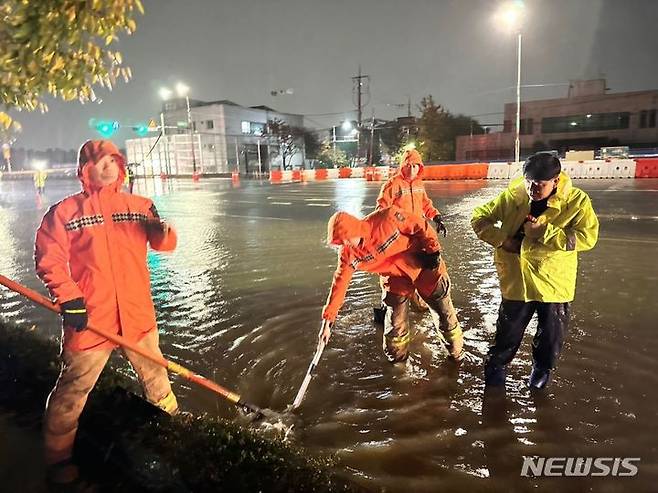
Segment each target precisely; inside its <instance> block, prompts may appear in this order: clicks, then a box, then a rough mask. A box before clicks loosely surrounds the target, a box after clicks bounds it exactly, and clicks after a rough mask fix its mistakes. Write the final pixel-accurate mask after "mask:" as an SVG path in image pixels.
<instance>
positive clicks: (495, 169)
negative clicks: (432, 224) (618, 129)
mask: <svg viewBox="0 0 658 493" xmlns="http://www.w3.org/2000/svg"><path fill="white" fill-rule="evenodd" d="M562 170H563V171H564V172H565V173H566V174H568V175H569V176H570V177H571V178H575V179H583V178H584V179H603V178H606V179H610V178H658V158H647V159H644V158H643V159H605V160H604V159H595V160H588V161H562ZM394 172H395V168H389V167H388V166H369V167H366V168H331V169H305V170H292V171H290V170H288V171H281V170H274V171H271V172H270V181H271V182H272V183H290V182H300V181H321V180H335V179H342V178H365V180H366V181H384V180H387V179H388V178H389V176H391V174H392V173H394ZM521 174H522V163H501V162H497V163H495V162H492V163H467V164H439V165H426V166H425V172H424V174H423V179H424V180H426V181H430V180H480V179H488V180H511V179H514V178H517V177H519V176H521Z"/></svg>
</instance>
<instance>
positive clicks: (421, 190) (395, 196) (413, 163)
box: [377, 149, 448, 237]
mask: <svg viewBox="0 0 658 493" xmlns="http://www.w3.org/2000/svg"><path fill="white" fill-rule="evenodd" d="M424 168H425V166H424V165H423V160H422V158H421V157H420V154H419V153H418V151H417V150H415V149H409V150H406V151H404V154H402V159H401V160H400V169H399V170H398V172H397V173H396V174H394V175H393V176H392V177H391V178H389V179H388V181H387V182H386V183H384V184H383V185H382V188H381V190H380V191H379V196H378V197H377V209H385V208H386V207H390V206H392V205H397V206H398V207H399V208H400V209H402V210H404V211H407V212H411V213H412V214H416V215H417V216H422V217H425V218H427V219H429V220H430V221H434V223H435V224H436V229H437V231H439V232H441V233H442V234H443V236H444V237H445V236H446V235H447V233H448V231H447V230H446V227H445V226H444V224H443V221H442V220H441V213H440V212H439V211H438V209H437V208H436V207H434V204H433V203H432V200H431V199H430V198H429V197H428V196H427V192H425V187H424V185H423V170H424Z"/></svg>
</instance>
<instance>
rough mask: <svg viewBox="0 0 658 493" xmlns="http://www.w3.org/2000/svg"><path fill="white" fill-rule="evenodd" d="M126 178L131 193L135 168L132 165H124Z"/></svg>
mask: <svg viewBox="0 0 658 493" xmlns="http://www.w3.org/2000/svg"><path fill="white" fill-rule="evenodd" d="M126 180H127V181H128V192H129V193H133V186H134V185H135V170H134V169H133V165H128V166H126Z"/></svg>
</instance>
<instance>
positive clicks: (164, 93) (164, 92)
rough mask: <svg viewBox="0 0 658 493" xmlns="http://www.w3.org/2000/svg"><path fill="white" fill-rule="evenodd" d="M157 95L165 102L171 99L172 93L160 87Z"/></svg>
mask: <svg viewBox="0 0 658 493" xmlns="http://www.w3.org/2000/svg"><path fill="white" fill-rule="evenodd" d="M158 94H160V97H161V98H162V99H164V100H165V101H166V100H167V99H169V98H170V97H171V94H172V92H171V90H170V89H167V88H166V87H161V88H160V90H159V91H158Z"/></svg>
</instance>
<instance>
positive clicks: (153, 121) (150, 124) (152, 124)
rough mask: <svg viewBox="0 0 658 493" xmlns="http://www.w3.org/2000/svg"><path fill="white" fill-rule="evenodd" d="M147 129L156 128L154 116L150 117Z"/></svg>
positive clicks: (156, 123) (152, 130)
mask: <svg viewBox="0 0 658 493" xmlns="http://www.w3.org/2000/svg"><path fill="white" fill-rule="evenodd" d="M148 129H149V131H151V132H154V131H155V130H157V129H158V122H156V121H155V119H154V118H151V119H150V120H149V123H148Z"/></svg>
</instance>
